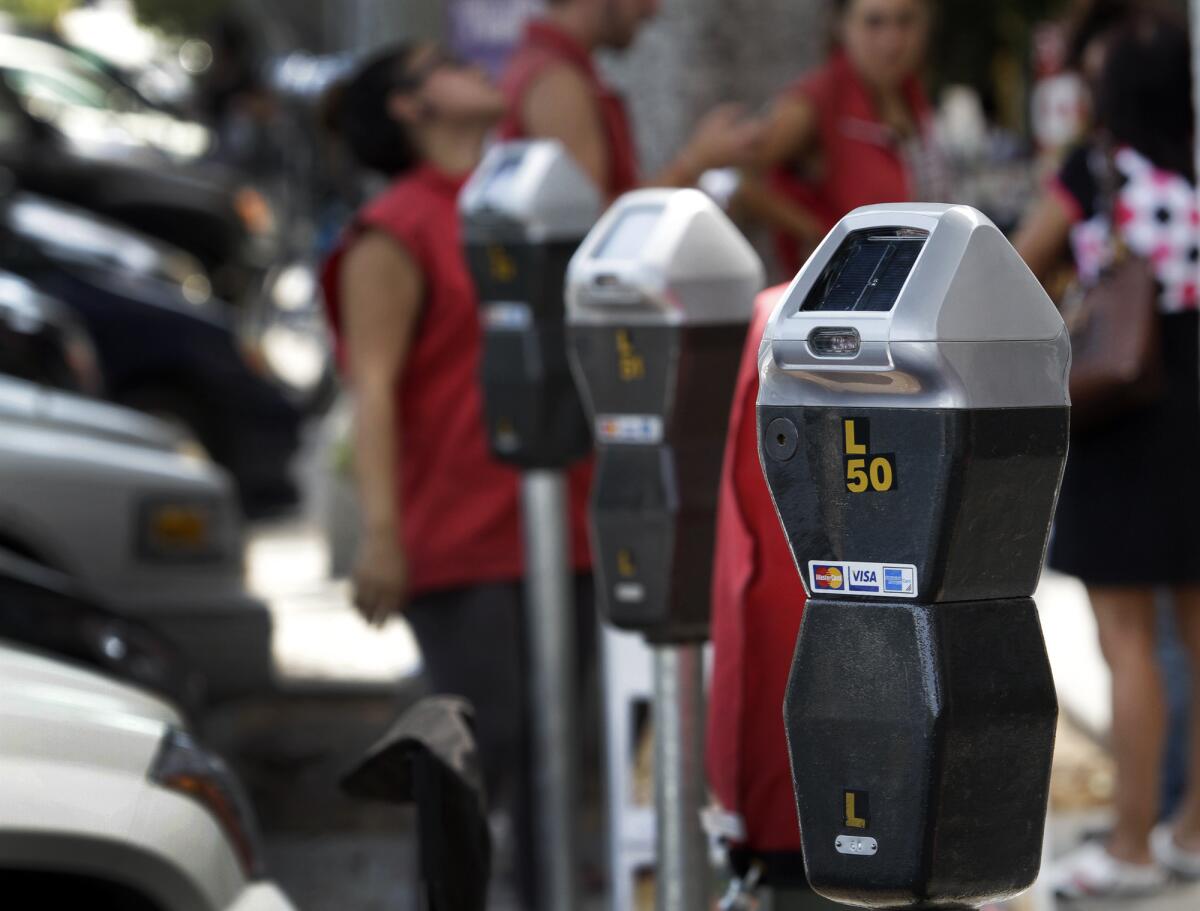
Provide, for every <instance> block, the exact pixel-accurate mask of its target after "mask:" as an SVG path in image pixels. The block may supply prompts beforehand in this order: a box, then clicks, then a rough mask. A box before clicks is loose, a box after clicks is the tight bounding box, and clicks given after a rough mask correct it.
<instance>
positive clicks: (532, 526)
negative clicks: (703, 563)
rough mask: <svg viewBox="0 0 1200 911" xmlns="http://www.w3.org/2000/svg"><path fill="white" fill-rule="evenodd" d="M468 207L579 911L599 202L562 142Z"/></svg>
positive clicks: (499, 151) (567, 889) (546, 841)
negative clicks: (581, 311) (568, 328)
mask: <svg viewBox="0 0 1200 911" xmlns="http://www.w3.org/2000/svg"><path fill="white" fill-rule="evenodd" d="M460 208H461V211H462V217H463V240H464V244H465V246H466V255H467V261H468V264H469V265H470V268H471V273H472V277H473V278H474V280H475V283H476V289H477V291H478V293H479V299H480V304H481V307H482V314H481V316H482V320H483V326H484V354H483V370H482V374H483V375H482V380H483V391H484V410H485V420H486V421H487V431H488V438H489V440H490V442H491V446H492V450H493V452H494V453H495V455H496V456H497V457H498V458H500V459H501V460H503V461H505V462H508V463H510V464H513V465H516V466H518V467H520V468H522V469H523V474H522V479H521V512H522V526H523V533H524V543H525V564H526V569H525V572H526V584H525V589H526V601H527V614H528V623H527V624H526V625H527V628H528V630H529V650H530V656H531V665H532V680H531V688H530V689H531V694H530V698H531V704H532V709H533V710H532V713H531V715H532V718H533V726H534V738H535V755H534V757H533V759H532V761H533V763H534V767H535V776H536V787H535V790H534V793H535V794H536V795H537V797H536V800H537V835H536V837H537V857H538V861H539V864H538V869H539V875H540V880H541V881H540V883H539V891H540V893H541V902H540V907H543V908H554V909H556V911H559V909H563V911H571V909H573V908H575V907H577V906H578V890H577V877H576V861H577V859H578V850H577V838H576V825H575V817H576V814H575V807H576V804H577V797H578V787H577V782H578V773H577V770H578V759H579V757H578V749H579V747H578V738H577V737H576V735H575V729H574V714H575V705H576V703H575V698H574V694H575V678H574V662H573V660H572V656H573V654H574V650H575V642H576V639H575V628H574V603H573V601H574V598H573V586H572V575H571V567H570V523H569V519H568V509H569V504H568V494H567V480H566V474H565V469H566V467H567V466H568V465H569V464H570V463H571V462H572V461H575V460H577V459H579V458H581V457H582V456H584V455H586V454H587V453H588V451H589V450H590V448H591V438H590V434H589V432H588V424H587V420H586V418H585V417H584V415H583V411H582V408H581V406H580V404H579V397H578V395H577V394H576V392H575V386H574V383H573V382H572V379H571V374H570V370H569V368H568V366H567V355H566V341H565V336H564V333H565V329H564V322H563V282H564V276H565V273H566V269H567V264H568V263H569V262H570V258H571V255H572V254H573V253H574V252H575V249H576V247H577V246H578V245H579V241H580V240H581V239H582V238H583V236H584V235H585V234H586V233H587V231H588V229H589V228H590V227H591V225H592V224H593V223H594V222H595V220H596V218H597V217H598V215H599V214H600V197H599V194H598V193H597V191H596V190H595V188H594V187H593V186H592V183H591V181H590V180H589V179H588V178H587V177H586V176H584V174H583V173H582V172H581V171H580V170H579V168H578V167H577V166H576V165H575V164H574V163H573V161H572V160H571V158H570V156H569V155H567V153H566V152H565V151H564V149H563V148H562V146H561V145H559V144H558V143H555V142H520V143H502V144H500V145H498V146H495V147H493V148H492V149H491V150H490V151H489V153H488V154H487V155H486V156H485V158H484V160H483V162H482V164H481V165H480V166H479V168H478V170H477V171H476V172H475V174H474V175H473V176H472V178H471V180H470V181H469V182H468V183H467V185H466V186H465V187H464V188H463V192H462V196H461V202H460Z"/></svg>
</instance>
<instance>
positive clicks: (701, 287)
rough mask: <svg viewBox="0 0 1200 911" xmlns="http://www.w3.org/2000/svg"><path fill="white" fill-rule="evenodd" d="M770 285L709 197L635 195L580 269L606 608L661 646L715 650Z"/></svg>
mask: <svg viewBox="0 0 1200 911" xmlns="http://www.w3.org/2000/svg"><path fill="white" fill-rule="evenodd" d="M762 284H763V268H762V264H761V262H760V261H759V259H758V257H757V255H756V254H755V253H754V251H753V249H752V248H751V247H750V245H749V243H748V242H747V241H746V240H745V238H744V237H743V236H742V235H741V234H740V232H738V230H737V228H736V227H734V225H733V224H732V223H731V222H730V221H729V219H728V218H727V217H726V216H725V214H724V213H723V212H722V211H721V210H720V209H719V208H718V207H717V206H716V204H715V203H713V202H712V200H710V199H709V198H708V197H707V196H705V195H704V194H702V193H700V192H698V191H696V190H643V191H638V192H635V193H630V194H628V195H626V196H624V197H622V198H621V199H620V200H618V202H617V203H616V204H615V205H614V206H613V208H612V209H611V210H610V212H609V213H608V214H607V215H606V216H605V217H604V219H602V220H601V221H600V222H599V223H598V224H597V225H596V228H595V229H594V230H593V232H592V233H591V234H590V235H589V236H588V239H587V240H586V241H585V242H584V244H583V245H582V246H581V247H580V250H579V253H578V255H577V256H576V258H575V260H574V261H573V263H572V266H571V271H570V276H569V285H568V322H569V324H570V349H571V354H572V358H573V360H574V363H575V367H576V371H577V374H578V377H579V385H580V388H581V389H582V390H584V398H585V400H586V402H587V404H588V410H589V413H590V414H591V415H592V417H593V421H594V433H595V438H596V445H597V456H598V457H597V466H596V476H595V482H594V486H593V492H592V504H591V525H592V549H593V554H594V556H595V565H596V572H597V576H598V582H597V586H598V593H599V602H600V606H601V610H602V612H603V615H604V617H605V619H606V620H608V622H610V623H612V624H613V625H614V626H617V627H619V628H621V629H626V630H632V631H636V632H639V633H642V634H643V635H644V636H645V637H646V639H647V640H648V641H649V642H651V643H652V644H655V645H674V644H690V643H696V642H702V641H704V640H705V639H707V638H708V634H709V619H710V613H711V608H710V600H711V596H710V585H711V580H712V574H711V573H712V552H713V542H714V536H715V519H716V503H717V488H718V485H719V482H720V474H721V464H722V457H723V453H724V441H725V433H726V429H727V426H728V419H729V406H730V402H731V399H732V395H733V388H734V383H735V380H736V377H737V370H738V364H739V361H740V357H741V350H742V345H743V344H744V341H745V332H746V327H747V325H748V323H749V319H750V314H751V311H752V309H753V304H754V296H755V294H756V293H757V292H758V291H759V290H760V289H761V287H762Z"/></svg>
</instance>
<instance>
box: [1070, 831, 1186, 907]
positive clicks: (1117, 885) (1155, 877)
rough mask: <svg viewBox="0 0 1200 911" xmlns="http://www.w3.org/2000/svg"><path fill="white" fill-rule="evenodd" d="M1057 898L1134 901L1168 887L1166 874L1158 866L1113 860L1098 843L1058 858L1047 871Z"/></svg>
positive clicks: (1090, 843)
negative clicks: (1131, 899) (1127, 899)
mask: <svg viewBox="0 0 1200 911" xmlns="http://www.w3.org/2000/svg"><path fill="white" fill-rule="evenodd" d="M1050 875H1051V882H1052V883H1053V884H1054V891H1055V893H1056V894H1057V895H1058V896H1059V897H1060V898H1067V899H1071V898H1089V897H1093V898H1136V897H1138V896H1143V895H1151V894H1153V893H1155V892H1159V891H1161V890H1162V889H1165V888H1166V887H1167V885H1168V881H1169V880H1168V876H1167V871H1166V870H1164V869H1163V868H1162V867H1161V866H1159V865H1158V864H1156V863H1155V864H1147V865H1144V866H1143V865H1142V864H1130V863H1126V862H1125V861H1123V860H1117V859H1116V858H1115V857H1113V856H1112V855H1111V854H1109V853H1108V850H1107V849H1106V848H1105V847H1104V845H1103V844H1101V843H1100V842H1094V841H1093V842H1088V843H1087V844H1084V845H1081V846H1080V847H1078V848H1076V849H1075V850H1074V851H1072V852H1070V853H1069V854H1067V855H1066V856H1064V857H1062V858H1060V859H1059V860H1058V861H1057V862H1056V863H1055V864H1054V866H1053V868H1052V870H1051V874H1050Z"/></svg>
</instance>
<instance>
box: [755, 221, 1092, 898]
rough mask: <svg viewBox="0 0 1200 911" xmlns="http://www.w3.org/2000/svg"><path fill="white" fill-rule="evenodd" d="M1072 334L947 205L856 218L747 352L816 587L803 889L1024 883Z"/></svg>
mask: <svg viewBox="0 0 1200 911" xmlns="http://www.w3.org/2000/svg"><path fill="white" fill-rule="evenodd" d="M1069 366H1070V344H1069V342H1068V339H1067V334H1066V330H1065V328H1064V326H1063V323H1062V320H1061V319H1060V318H1059V315H1058V313H1057V311H1056V310H1055V308H1054V306H1053V304H1052V303H1051V302H1050V300H1049V298H1048V297H1047V296H1046V294H1045V292H1044V291H1043V290H1042V288H1041V286H1040V285H1039V284H1038V282H1037V281H1036V279H1035V278H1034V276H1033V275H1032V274H1031V273H1030V271H1029V270H1028V269H1027V268H1026V266H1025V264H1024V263H1023V262H1022V261H1021V260H1020V258H1019V257H1018V256H1017V254H1016V252H1015V251H1014V250H1013V248H1012V247H1011V246H1010V245H1009V244H1008V242H1007V241H1006V240H1005V239H1004V237H1003V236H1002V235H1001V234H1000V232H999V231H998V230H997V229H996V227H995V226H994V225H993V224H992V223H991V222H990V221H988V220H987V219H986V218H985V217H984V216H982V215H981V214H979V213H978V212H976V211H975V210H973V209H969V208H965V207H946V206H932V205H906V206H879V207H871V208H867V209H860V210H858V211H856V212H854V213H851V214H850V215H849V216H847V217H846V218H845V219H843V221H842V222H841V223H840V224H839V225H838V226H837V227H836V228H835V229H834V230H833V232H832V233H831V234H830V235H829V237H828V238H826V240H825V242H824V243H823V244H822V245H821V247H820V248H819V249H818V250H817V252H816V253H815V254H814V255H813V257H812V258H811V260H810V261H809V262H808V264H807V265H806V266H805V267H804V269H803V270H802V271H801V273H800V274H799V276H797V278H796V281H795V282H794V283H793V285H792V287H791V288H790V289H789V291H788V293H787V294H786V295H785V296H784V299H783V301H782V303H781V305H780V306H779V308H778V309H777V310H776V312H775V313H774V315H773V316H772V319H771V322H770V324H769V325H768V328H767V331H766V334H765V337H764V339H763V344H762V348H761V351H760V374H761V376H762V384H761V389H760V393H759V400H758V427H759V443H760V456H761V459H762V464H763V470H764V473H765V475H766V478H767V482H768V485H769V486H770V489H771V493H772V496H773V498H774V501H775V505H776V508H777V511H778V513H779V517H780V520H781V522H782V524H783V529H784V532H785V533H786V536H787V539H788V542H789V544H790V546H791V550H792V553H793V556H794V557H795V560H796V564H797V567H798V568H799V571H800V573H801V575H802V576H803V577H804V583H805V586H806V587H807V588H808V591H809V593H810V595H811V600H810V601H809V602H808V606H807V607H806V609H805V614H804V620H803V623H802V626H801V632H800V638H799V642H798V645H797V649H796V653H795V658H794V662H793V665H792V671H791V677H790V680H789V684H788V691H787V697H786V704H785V718H786V724H787V732H788V742H789V749H790V753H791V763H792V775H793V779H794V783H795V793H796V803H797V808H798V811H799V817H800V829H801V836H802V839H803V843H804V852H805V862H806V865H807V871H808V876H809V879H810V881H811V883H812V885H813V887H814V888H815V889H816V890H817V891H818V892H820V893H822V894H823V895H825V896H827V897H829V898H832V899H835V900H837V901H840V902H844V903H848V904H857V905H863V906H869V907H897V908H899V907H905V908H940V907H953V908H965V907H975V906H978V905H981V904H983V903H985V902H988V901H993V900H999V899H1002V898H1005V897H1008V896H1011V895H1013V894H1015V893H1017V892H1019V891H1022V890H1023V889H1025V888H1027V887H1028V886H1029V885H1030V884H1031V883H1032V882H1033V881H1034V879H1035V878H1036V876H1037V872H1038V867H1039V863H1040V857H1041V844H1042V836H1043V827H1044V819H1045V812H1046V802H1047V796H1048V789H1049V778H1050V761H1051V754H1052V752H1053V744H1054V731H1055V721H1056V717H1057V702H1056V699H1055V693H1054V687H1053V681H1052V679H1051V676H1050V668H1049V662H1048V660H1047V657H1046V651H1045V644H1044V642H1043V639H1042V633H1041V628H1040V625H1039V623H1038V617H1037V612H1036V608H1035V606H1034V603H1033V601H1032V598H1031V596H1032V594H1033V592H1034V589H1035V587H1036V585H1037V582H1038V578H1039V575H1040V573H1041V569H1042V562H1043V558H1044V556H1045V550H1046V543H1047V539H1048V536H1049V526H1050V521H1051V517H1052V515H1053V511H1054V505H1055V501H1056V498H1057V495H1058V489H1059V483H1060V480H1061V476H1062V470H1063V465H1064V462H1065V459H1066V453H1067V432H1068V421H1069V400H1068V395H1067V374H1068V371H1069Z"/></svg>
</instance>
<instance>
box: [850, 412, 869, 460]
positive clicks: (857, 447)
mask: <svg viewBox="0 0 1200 911" xmlns="http://www.w3.org/2000/svg"><path fill="white" fill-rule="evenodd" d="M845 424H846V455H866V454H867V444H866V443H860V442H858V429H857V426H856V422H855V421H854V420H848V421H846V422H845Z"/></svg>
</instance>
